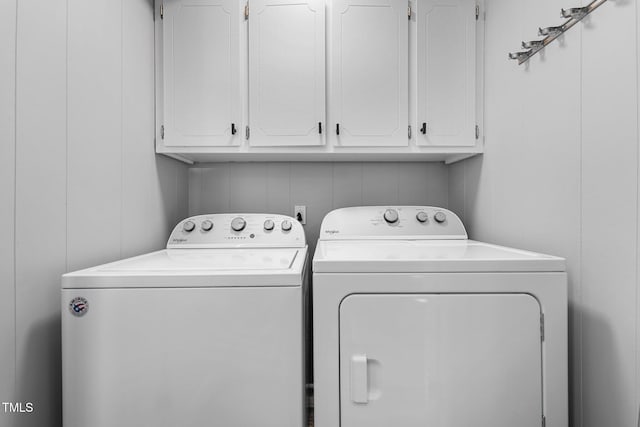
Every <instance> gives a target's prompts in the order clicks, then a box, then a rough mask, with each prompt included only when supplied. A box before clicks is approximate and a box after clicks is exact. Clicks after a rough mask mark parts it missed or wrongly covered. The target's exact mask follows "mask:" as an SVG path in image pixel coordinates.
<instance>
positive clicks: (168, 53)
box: [162, 0, 241, 146]
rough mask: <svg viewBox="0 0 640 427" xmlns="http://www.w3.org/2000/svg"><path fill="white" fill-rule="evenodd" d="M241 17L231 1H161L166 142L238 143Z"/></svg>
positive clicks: (215, 144) (238, 6)
mask: <svg viewBox="0 0 640 427" xmlns="http://www.w3.org/2000/svg"><path fill="white" fill-rule="evenodd" d="M240 19H241V14H240V5H239V4H238V2H236V1H235V0H171V1H165V2H164V18H163V20H162V33H163V49H162V54H163V61H162V62H163V64H164V66H163V79H164V82H163V83H164V90H163V97H164V99H163V103H164V117H163V122H164V123H163V124H164V145H166V146H226V145H238V144H240V142H241V138H240V135H241V132H239V128H240V125H241V124H240V121H241V110H240V100H241V93H240V56H239V47H240V44H239V28H240ZM233 129H235V134H234V130H233Z"/></svg>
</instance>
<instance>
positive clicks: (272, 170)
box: [266, 163, 293, 213]
mask: <svg viewBox="0 0 640 427" xmlns="http://www.w3.org/2000/svg"><path fill="white" fill-rule="evenodd" d="M266 181H267V210H266V211H267V212H279V213H280V212H281V213H285V212H287V211H283V210H282V207H283V206H293V204H292V200H291V166H290V164H288V163H268V164H267V180H266Z"/></svg>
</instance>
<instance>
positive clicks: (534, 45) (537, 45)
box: [522, 40, 544, 49]
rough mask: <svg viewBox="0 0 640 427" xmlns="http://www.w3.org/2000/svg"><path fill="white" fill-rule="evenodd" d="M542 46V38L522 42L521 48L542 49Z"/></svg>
mask: <svg viewBox="0 0 640 427" xmlns="http://www.w3.org/2000/svg"><path fill="white" fill-rule="evenodd" d="M543 47H544V40H531V41H528V42H522V48H523V49H542V48H543Z"/></svg>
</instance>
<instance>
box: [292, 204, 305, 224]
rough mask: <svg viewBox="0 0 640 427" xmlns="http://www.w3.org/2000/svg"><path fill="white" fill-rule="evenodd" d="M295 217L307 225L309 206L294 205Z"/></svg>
mask: <svg viewBox="0 0 640 427" xmlns="http://www.w3.org/2000/svg"><path fill="white" fill-rule="evenodd" d="M293 217H294V218H295V219H297V220H298V222H300V224H302V225H305V224H306V223H307V207H306V206H294V207H293Z"/></svg>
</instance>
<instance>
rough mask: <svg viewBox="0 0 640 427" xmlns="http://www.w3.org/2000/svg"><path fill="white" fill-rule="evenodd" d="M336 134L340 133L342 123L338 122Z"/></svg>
mask: <svg viewBox="0 0 640 427" xmlns="http://www.w3.org/2000/svg"><path fill="white" fill-rule="evenodd" d="M336 135H340V123H336Z"/></svg>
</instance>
